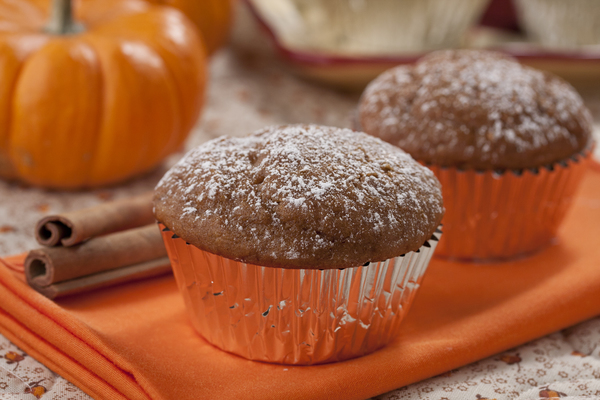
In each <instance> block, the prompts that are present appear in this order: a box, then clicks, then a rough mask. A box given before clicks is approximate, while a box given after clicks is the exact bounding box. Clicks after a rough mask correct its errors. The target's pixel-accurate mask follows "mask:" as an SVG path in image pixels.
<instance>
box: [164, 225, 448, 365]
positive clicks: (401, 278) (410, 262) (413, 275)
mask: <svg viewBox="0 0 600 400" xmlns="http://www.w3.org/2000/svg"><path fill="white" fill-rule="evenodd" d="M159 226H160V229H161V231H162V235H163V239H164V242H165V245H166V247H167V252H168V254H169V258H170V259H171V265H172V266H173V272H174V274H175V279H176V281H177V285H178V287H179V290H180V292H181V293H182V295H183V298H184V300H185V304H186V308H187V311H188V314H189V316H190V318H191V321H192V324H193V326H194V327H195V329H196V330H197V331H198V333H200V335H201V336H202V337H204V338H205V339H206V340H207V341H208V342H209V343H211V344H213V345H214V346H216V347H218V348H220V349H222V350H225V351H228V352H230V353H234V354H237V355H239V356H242V357H245V358H247V359H251V360H258V361H266V362H272V363H280V364H296V365H310V364H319V363H328V362H334V361H342V360H346V359H350V358H354V357H358V356H361V355H365V354H367V353H371V352H373V351H375V350H377V349H379V348H381V347H383V346H385V345H386V344H387V343H389V342H390V341H392V340H393V339H394V338H395V337H396V335H397V332H398V327H399V326H400V323H401V322H402V320H403V319H404V316H405V315H406V313H407V312H408V309H409V307H410V305H411V303H412V301H413V298H414V296H415V293H416V291H417V289H418V288H419V286H420V284H421V281H422V279H423V274H424V272H425V270H426V268H427V265H428V264H429V260H430V259H431V256H432V254H433V251H434V250H435V247H436V245H437V243H438V239H439V237H440V236H441V232H440V231H437V232H436V233H435V234H434V235H433V237H432V238H431V240H429V241H428V242H426V243H425V244H424V245H423V246H422V247H421V248H420V249H419V250H417V251H416V252H410V253H407V254H405V255H403V256H400V257H396V258H392V259H389V260H386V261H382V262H372V263H369V264H365V265H364V266H360V267H355V268H344V269H285V268H271V267H262V266H257V265H252V264H246V263H244V262H239V261H234V260H230V259H227V258H224V257H221V256H217V255H214V254H212V253H209V252H206V251H203V250H201V249H199V248H197V247H195V246H193V245H190V244H187V243H186V242H185V240H183V239H181V238H179V237H178V236H177V235H174V234H173V232H171V231H170V230H169V229H168V228H166V227H165V226H164V225H162V224H159Z"/></svg>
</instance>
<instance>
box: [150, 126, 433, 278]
mask: <svg viewBox="0 0 600 400" xmlns="http://www.w3.org/2000/svg"><path fill="white" fill-rule="evenodd" d="M154 211H155V215H156V218H157V219H158V220H159V221H160V222H162V223H163V224H165V225H166V226H167V227H169V228H170V229H171V230H172V231H173V232H175V233H176V234H177V235H178V236H180V237H181V238H183V239H185V240H186V241H187V242H188V243H190V244H193V245H195V246H197V247H199V248H201V249H203V250H206V251H209V252H211V253H214V254H218V255H220V256H223V257H226V258H230V259H235V260H238V261H243V262H247V263H250V264H256V265H262V266H268V267H283V268H345V267H356V266H359V265H363V264H365V263H367V262H374V261H382V260H386V259H388V258H392V257H397V256H400V255H402V254H404V253H407V252H410V251H414V250H417V249H419V247H420V246H422V245H423V244H424V242H425V241H426V240H428V239H430V237H431V235H432V234H433V232H434V231H435V229H436V228H437V226H438V225H439V223H440V221H441V219H442V215H443V212H444V209H443V206H442V196H441V191H440V184H439V182H438V181H437V179H436V178H435V177H434V175H433V173H431V171H429V170H428V169H427V168H424V167H422V166H420V165H419V164H418V163H417V162H415V161H414V160H413V159H412V158H411V157H410V155H408V154H407V153H405V152H404V151H402V150H400V149H398V148H397V147H394V146H392V145H390V144H388V143H385V142H383V141H381V140H380V139H377V138H374V137H372V136H369V135H367V134H365V133H362V132H355V131H352V130H349V129H340V128H332V127H325V126H316V125H289V126H274V127H268V128H265V129H263V130H260V131H257V132H255V133H254V134H252V135H250V136H247V137H243V138H227V137H223V138H218V139H215V140H212V141H210V142H207V143H205V144H203V145H201V146H199V147H197V148H195V149H193V150H191V151H190V152H189V153H188V154H187V155H186V156H185V157H184V158H183V159H182V160H181V161H179V163H177V164H176V165H175V166H174V167H173V168H171V170H169V171H168V172H167V173H166V174H165V176H164V177H163V178H162V180H161V181H160V182H159V183H158V185H157V187H156V189H155V194H154Z"/></svg>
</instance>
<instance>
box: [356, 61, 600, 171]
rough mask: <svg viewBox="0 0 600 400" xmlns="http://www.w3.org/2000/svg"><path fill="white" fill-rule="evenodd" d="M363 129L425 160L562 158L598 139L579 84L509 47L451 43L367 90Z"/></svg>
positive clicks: (497, 163) (499, 163) (485, 163)
mask: <svg viewBox="0 0 600 400" xmlns="http://www.w3.org/2000/svg"><path fill="white" fill-rule="evenodd" d="M359 118H360V124H361V126H362V129H364V130H365V132H367V133H370V134H372V135H374V136H378V137H380V138H382V139H383V140H385V141H387V142H390V143H392V144H394V145H397V146H399V147H401V148H402V149H404V150H406V151H407V152H409V153H410V154H411V155H412V156H413V157H414V158H416V159H417V160H419V161H422V162H426V163H431V164H436V165H441V166H449V167H457V168H461V169H478V170H489V169H523V168H535V167H540V166H544V165H548V164H551V163H554V162H557V161H561V160H564V159H567V158H569V157H571V156H573V155H574V154H575V153H577V152H580V151H582V150H583V149H585V148H586V146H588V144H589V142H590V141H591V129H592V128H591V127H592V123H591V116H590V113H589V111H588V110H587V109H586V108H585V106H584V105H583V101H582V100H581V97H580V96H579V95H578V94H577V92H576V91H575V89H573V87H571V86H570V85H569V84H568V83H566V82H565V81H563V80H562V79H560V78H558V77H557V76H554V75H552V74H549V73H546V72H542V71H538V70H535V69H532V68H529V67H525V66H522V65H521V64H519V63H518V62H517V61H516V60H515V59H513V58H512V57H510V56H506V55H503V54H501V53H495V52H489V51H477V50H445V51H438V52H434V53H431V54H429V55H428V56H425V57H423V58H422V59H420V60H419V61H418V62H417V63H416V64H415V65H411V66H399V67H395V68H392V69H390V70H388V71H386V72H384V73H383V74H381V75H380V76H379V77H377V78H376V79H375V80H374V81H373V82H371V83H370V84H369V86H368V87H367V88H366V89H365V91H364V93H363V95H362V98H361V101H360V105H359Z"/></svg>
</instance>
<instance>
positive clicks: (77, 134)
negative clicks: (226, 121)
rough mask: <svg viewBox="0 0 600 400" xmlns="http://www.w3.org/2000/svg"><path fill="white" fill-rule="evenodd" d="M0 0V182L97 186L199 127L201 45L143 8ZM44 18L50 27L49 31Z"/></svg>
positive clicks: (185, 28) (151, 161)
mask: <svg viewBox="0 0 600 400" xmlns="http://www.w3.org/2000/svg"><path fill="white" fill-rule="evenodd" d="M52 7H53V8H52V10H53V11H52V18H50V17H49V14H50V3H49V0H19V1H12V0H0V176H3V177H7V178H19V179H22V180H25V181H27V182H30V183H32V184H36V185H42V186H47V187H54V188H81V187H92V186H98V185H105V184H110V183H114V182H118V181H121V180H124V179H126V178H129V177H132V176H135V175H138V174H141V173H143V172H145V171H147V170H149V169H151V168H153V167H154V166H156V165H157V164H158V163H160V161H162V160H163V159H164V158H165V157H166V156H167V155H168V154H170V153H172V152H174V151H176V150H177V149H178V148H179V147H180V146H181V144H182V142H183V141H184V139H185V138H186V136H187V134H188V133H189V132H190V130H191V128H192V127H193V125H194V123H195V121H196V120H197V118H198V116H199V113H200V109H201V107H202V104H203V94H204V89H205V83H206V82H205V81H206V57H205V50H204V45H203V43H202V40H201V38H200V37H199V35H198V34H197V32H196V30H195V27H194V26H193V25H192V24H191V23H190V22H189V20H188V19H187V18H186V17H185V16H184V15H183V14H182V13H180V12H179V11H177V10H175V9H172V8H169V7H160V6H152V5H149V4H147V3H146V2H144V1H141V0H82V1H81V2H79V3H75V4H74V13H75V21H76V22H74V21H73V20H72V19H71V18H70V16H71V13H70V9H71V2H70V0H54V2H53V3H52ZM48 21H50V23H48Z"/></svg>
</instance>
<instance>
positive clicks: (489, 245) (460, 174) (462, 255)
mask: <svg viewBox="0 0 600 400" xmlns="http://www.w3.org/2000/svg"><path fill="white" fill-rule="evenodd" d="M590 158H591V149H587V150H585V151H584V152H582V153H579V154H576V155H575V156H573V157H571V158H569V159H567V160H564V161H561V162H558V163H555V164H552V165H548V166H544V167H540V168H536V169H525V170H519V171H504V172H494V171H475V170H459V169H456V168H444V167H439V166H435V165H427V166H428V167H429V168H430V169H431V170H433V172H434V173H435V175H436V177H437V178H438V179H439V181H440V183H441V184H442V194H443V197H444V207H445V208H446V213H445V215H444V218H443V220H442V223H443V225H444V238H443V239H442V240H441V241H440V244H439V246H438V249H437V252H436V256H439V257H444V258H450V259H456V260H466V261H469V260H470V261H494V260H495V261H500V260H504V259H510V258H514V257H519V256H524V255H527V254H529V253H532V252H535V251H537V250H540V249H541V248H543V247H544V246H546V245H548V244H549V243H550V242H551V240H552V239H553V238H554V237H555V236H556V232H557V230H558V228H559V226H560V224H561V222H562V220H563V218H564V216H565V214H566V213H567V211H568V209H569V206H570V205H571V203H572V201H573V197H574V195H575V192H576V190H577V187H578V186H579V183H580V181H581V178H582V177H583V173H584V172H585V170H586V168H587V167H588V164H589V160H590Z"/></svg>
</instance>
